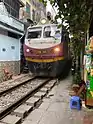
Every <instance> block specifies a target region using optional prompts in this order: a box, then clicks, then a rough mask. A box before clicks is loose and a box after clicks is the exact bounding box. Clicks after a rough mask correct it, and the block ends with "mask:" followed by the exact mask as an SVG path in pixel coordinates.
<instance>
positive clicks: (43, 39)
mask: <svg viewBox="0 0 93 124" xmlns="http://www.w3.org/2000/svg"><path fill="white" fill-rule="evenodd" d="M63 47H64V42H61V32H60V30H57V26H56V25H53V24H52V25H44V26H35V27H31V28H28V31H27V34H26V39H25V44H24V55H25V58H26V61H27V64H28V67H29V70H30V71H31V73H33V74H34V75H36V76H48V77H56V76H59V75H60V74H61V73H62V72H63V69H64V67H65V64H66V59H65V57H66V56H64V48H63Z"/></svg>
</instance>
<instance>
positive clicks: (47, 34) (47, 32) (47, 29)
mask: <svg viewBox="0 0 93 124" xmlns="http://www.w3.org/2000/svg"><path fill="white" fill-rule="evenodd" d="M47 37H51V28H50V26H46V27H45V28H44V38H47Z"/></svg>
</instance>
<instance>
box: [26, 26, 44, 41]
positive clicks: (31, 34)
mask: <svg viewBox="0 0 93 124" xmlns="http://www.w3.org/2000/svg"><path fill="white" fill-rule="evenodd" d="M41 34H42V28H32V29H29V30H28V33H27V37H26V38H27V39H30V38H31V39H35V38H41Z"/></svg>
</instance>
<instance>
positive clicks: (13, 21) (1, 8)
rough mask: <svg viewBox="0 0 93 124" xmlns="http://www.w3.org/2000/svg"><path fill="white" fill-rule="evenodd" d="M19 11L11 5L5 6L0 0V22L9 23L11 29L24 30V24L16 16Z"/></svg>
mask: <svg viewBox="0 0 93 124" xmlns="http://www.w3.org/2000/svg"><path fill="white" fill-rule="evenodd" d="M18 16H19V13H18V12H17V11H15V10H14V9H13V8H12V7H9V6H6V5H5V4H4V3H3V2H0V22H1V23H4V24H7V25H9V26H10V27H11V28H13V29H17V30H19V31H22V32H23V31H24V24H23V23H22V22H21V21H19V20H18V19H17V18H15V17H18Z"/></svg>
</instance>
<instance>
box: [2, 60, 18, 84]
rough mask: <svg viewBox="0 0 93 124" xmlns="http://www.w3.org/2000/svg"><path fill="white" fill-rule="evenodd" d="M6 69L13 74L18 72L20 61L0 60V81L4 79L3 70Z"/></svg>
mask: <svg viewBox="0 0 93 124" xmlns="http://www.w3.org/2000/svg"><path fill="white" fill-rule="evenodd" d="M3 69H7V70H8V71H9V72H10V73H12V74H13V75H18V74H20V61H1V62H0V82H2V81H3V80H4V76H5V75H4V70H3Z"/></svg>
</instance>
